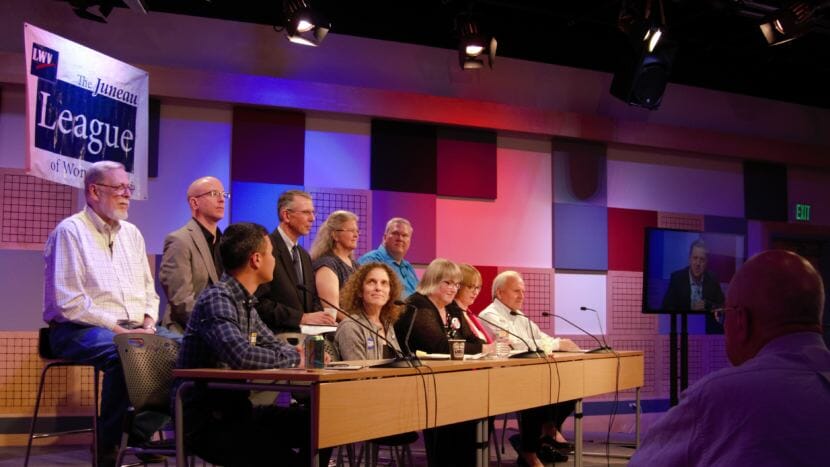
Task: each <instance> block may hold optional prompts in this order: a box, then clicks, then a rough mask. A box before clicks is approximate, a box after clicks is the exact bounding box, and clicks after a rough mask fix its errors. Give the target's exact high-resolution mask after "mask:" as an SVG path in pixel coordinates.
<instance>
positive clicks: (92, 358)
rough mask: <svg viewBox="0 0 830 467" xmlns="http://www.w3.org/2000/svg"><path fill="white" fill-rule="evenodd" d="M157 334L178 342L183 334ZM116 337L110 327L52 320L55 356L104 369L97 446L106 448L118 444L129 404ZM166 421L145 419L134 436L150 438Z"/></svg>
mask: <svg viewBox="0 0 830 467" xmlns="http://www.w3.org/2000/svg"><path fill="white" fill-rule="evenodd" d="M156 334H157V335H159V336H162V337H167V338H169V339H173V340H175V341H177V342H179V343H181V340H182V336H181V334H177V333H174V332H171V331H168V330H167V329H166V328H163V327H159V328H158V331H157V332H156ZM114 336H115V333H114V332H112V331H110V330H109V329H105V328H100V327H95V326H84V325H81V324H74V323H52V325H51V330H50V332H49V345H50V346H51V347H52V352H54V353H55V355H56V356H58V357H60V358H65V359H68V360H75V361H79V362H84V363H91V364H93V365H95V368H98V369H99V370H101V371H103V372H104V383H103V387H102V388H101V415H100V418H99V422H98V446H99V449H100V450H103V451H106V450H108V449H113V448H114V447H116V446H117V445H118V443H119V441H120V438H121V424H122V422H123V420H124V415H125V414H126V413H127V407H128V406H129V403H130V402H129V398H128V396H127V385H126V383H125V382H124V373H123V370H122V369H121V362H120V360H119V359H118V349H116V347H115V343H114V342H113V341H112V338H113V337H114ZM164 423H165V420H164V419H159V418H158V417H155V418H154V419H146V420H144V421H142V422H141V426H142V429H140V431H139V432H138V433H135V435H136V436H138V437H139V438H141V437H143V438H145V439H144V440H146V439H149V437H150V436H152V434H153V433H154V432H155V431H156V430H158V429H159V428H161V426H162V425H163V424H164ZM138 441H143V440H138Z"/></svg>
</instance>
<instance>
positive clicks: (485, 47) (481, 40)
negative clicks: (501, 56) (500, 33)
mask: <svg viewBox="0 0 830 467" xmlns="http://www.w3.org/2000/svg"><path fill="white" fill-rule="evenodd" d="M456 27H457V28H458V35H459V40H458V64H459V65H460V66H461V69H463V70H475V69H479V68H483V67H484V59H485V57H486V58H487V65H489V66H490V68H493V62H494V61H495V59H496V47H497V46H498V42H497V41H496V38H495V37H492V36H487V35H485V34H482V33H481V31H480V30H479V25H478V22H477V21H476V20H475V19H473V18H472V17H471V16H470V15H468V14H462V15H459V16H458V18H457V19H456Z"/></svg>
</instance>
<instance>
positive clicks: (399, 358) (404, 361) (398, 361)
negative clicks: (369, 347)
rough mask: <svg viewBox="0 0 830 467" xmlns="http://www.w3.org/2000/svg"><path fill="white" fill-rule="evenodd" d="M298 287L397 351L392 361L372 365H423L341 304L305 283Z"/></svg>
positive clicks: (407, 366) (387, 366)
mask: <svg viewBox="0 0 830 467" xmlns="http://www.w3.org/2000/svg"><path fill="white" fill-rule="evenodd" d="M297 288H298V289H300V290H302V291H303V292H308V293H310V294H311V295H313V296H314V297H316V298H318V299H320V301H322V302H323V303H325V304H326V305H329V306H330V307H332V308H334V309H335V310H337V311H339V312H340V313H343V314H344V315H345V316H346V317H348V318H349V319H351V320H352V321H354V322H355V323H357V325H358V326H360V327H362V328H363V329H366V330H367V331H369V332H371V333H372V334H374V335H375V336H376V337H377V338H378V339H382V340H383V342H384V343H385V345H386V347H388V348H390V349H392V351H393V352H395V358H394V359H393V360H392V361H391V362H388V363H383V364H380V365H372V366H373V367H376V368H415V367H419V366H421V361H420V360H418V358H417V357H415V356H413V355H404V354H403V352H401V351H400V350H398V349H396V348H395V346H394V345H392V343H391V342H389V340H388V339H387V338H386V337H384V336H381V335H380V333H378V332H377V330H375V329H372V328H371V327H369V326H367V325H365V324H363V323H361V322H360V320H358V319H357V318H355V317H354V316H353V315H352V314H351V313H349V312H347V311H346V310H344V309H342V308H340V307H339V306H337V305H335V304H334V303H331V302H330V301H328V300H326V299H325V298H323V297H321V296H319V295H318V294H317V293H315V292H312V291H311V289H309V288H308V287H306V286H305V285H304V284H297ZM395 304H396V305H397V304H398V303H397V302H396V303H395Z"/></svg>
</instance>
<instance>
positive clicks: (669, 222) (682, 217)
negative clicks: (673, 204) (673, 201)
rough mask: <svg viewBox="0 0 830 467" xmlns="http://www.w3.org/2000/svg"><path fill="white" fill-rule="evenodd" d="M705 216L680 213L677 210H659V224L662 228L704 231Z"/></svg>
mask: <svg viewBox="0 0 830 467" xmlns="http://www.w3.org/2000/svg"><path fill="white" fill-rule="evenodd" d="M703 225H704V222H703V216H702V215H696V214H679V213H676V212H658V213H657V226H658V227H660V228H661V229H678V230H697V231H699V232H702V231H703Z"/></svg>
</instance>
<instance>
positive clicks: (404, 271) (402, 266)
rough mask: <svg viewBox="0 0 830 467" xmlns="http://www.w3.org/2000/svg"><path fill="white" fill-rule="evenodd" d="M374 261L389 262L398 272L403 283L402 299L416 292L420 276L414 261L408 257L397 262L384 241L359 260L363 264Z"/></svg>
mask: <svg viewBox="0 0 830 467" xmlns="http://www.w3.org/2000/svg"><path fill="white" fill-rule="evenodd" d="M373 261H377V262H378V263H386V264H388V265H389V267H390V268H392V270H393V271H395V272H396V273H397V274H398V278H399V279H400V280H401V284H402V285H403V296H402V297H401V299H405V298H406V297H408V296H410V295H412V294H414V293H415V288H416V287H418V276H417V275H415V268H413V267H412V263H410V262H409V261H407V260H406V259H401V262H400V263H397V262H395V258H392V257H391V256H389V253H388V252H387V251H386V247H385V246H383V244H382V243H381V245H380V246H379V247H378V249H377V250H372V251H369V252H367V253H366V254H365V255H363V256H361V257H360V259H358V260H357V262H358V263H360V264H361V265H363V264H366V263H371V262H373Z"/></svg>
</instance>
